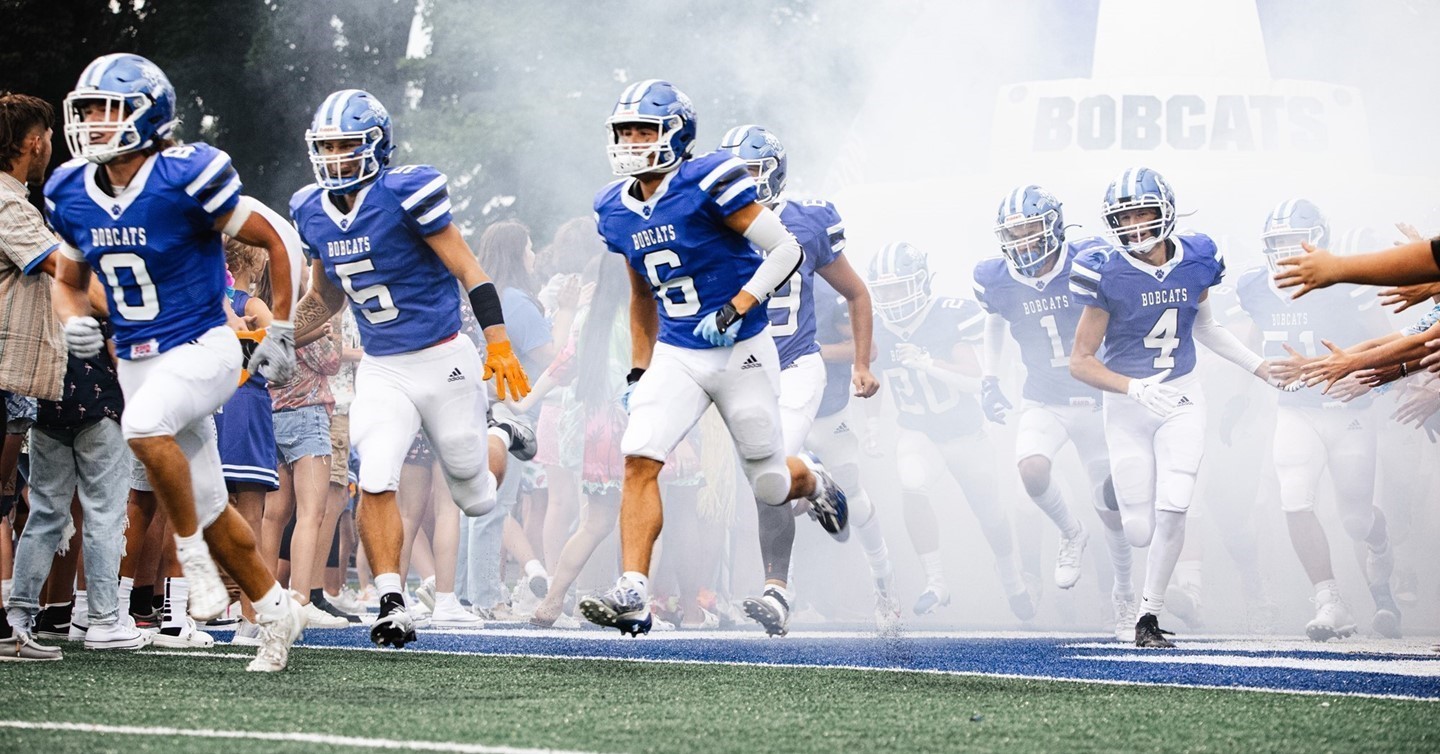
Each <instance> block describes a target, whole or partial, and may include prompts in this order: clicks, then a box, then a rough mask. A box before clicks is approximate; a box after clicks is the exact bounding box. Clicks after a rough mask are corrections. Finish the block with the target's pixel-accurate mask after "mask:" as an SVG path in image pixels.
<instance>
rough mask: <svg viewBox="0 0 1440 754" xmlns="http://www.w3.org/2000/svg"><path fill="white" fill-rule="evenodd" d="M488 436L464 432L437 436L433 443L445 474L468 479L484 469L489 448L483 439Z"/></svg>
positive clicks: (486, 464)
mask: <svg viewBox="0 0 1440 754" xmlns="http://www.w3.org/2000/svg"><path fill="white" fill-rule="evenodd" d="M488 436H489V435H482V434H480V433H478V432H465V433H462V434H456V435H449V436H446V437H441V438H438V439H437V441H436V442H435V443H433V445H434V448H435V455H437V456H438V457H439V458H440V466H441V467H442V468H443V469H444V470H445V475H446V476H447V477H454V478H457V479H470V478H473V477H475V476H477V475H478V474H480V472H482V471H484V470H485V469H486V467H487V466H488V465H489V464H488V463H487V461H488V460H489V457H488V456H489V453H488V451H489V448H488V446H487V443H486V441H485V440H486V438H487V437H488Z"/></svg>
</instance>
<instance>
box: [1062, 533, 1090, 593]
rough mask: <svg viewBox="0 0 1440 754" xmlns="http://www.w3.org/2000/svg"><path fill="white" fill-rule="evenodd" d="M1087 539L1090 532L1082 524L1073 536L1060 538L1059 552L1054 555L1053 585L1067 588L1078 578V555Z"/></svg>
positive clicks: (1083, 550) (1073, 584) (1082, 550)
mask: <svg viewBox="0 0 1440 754" xmlns="http://www.w3.org/2000/svg"><path fill="white" fill-rule="evenodd" d="M1089 541H1090V534H1089V533H1087V532H1086V531H1085V528H1084V527H1083V526H1082V527H1081V528H1080V531H1079V532H1077V533H1076V534H1075V536H1073V537H1069V538H1065V537H1062V538H1061V539H1060V553H1059V554H1058V555H1056V556H1055V586H1058V587H1060V588H1061V589H1069V588H1070V587H1072V586H1075V582H1077V581H1079V580H1080V556H1081V555H1083V554H1084V553H1085V543H1086V542H1089Z"/></svg>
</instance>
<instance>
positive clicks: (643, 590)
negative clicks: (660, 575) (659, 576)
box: [620, 571, 650, 601]
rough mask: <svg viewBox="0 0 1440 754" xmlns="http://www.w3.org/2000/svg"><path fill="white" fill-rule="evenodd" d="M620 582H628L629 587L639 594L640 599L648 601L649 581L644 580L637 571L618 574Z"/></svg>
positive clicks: (641, 574)
mask: <svg viewBox="0 0 1440 754" xmlns="http://www.w3.org/2000/svg"><path fill="white" fill-rule="evenodd" d="M620 580H621V581H629V582H630V586H633V587H635V591H637V592H639V593H640V599H642V600H647V601H648V600H649V599H650V579H648V578H646V577H645V574H643V573H641V572H639V571H626V572H624V573H622V574H620Z"/></svg>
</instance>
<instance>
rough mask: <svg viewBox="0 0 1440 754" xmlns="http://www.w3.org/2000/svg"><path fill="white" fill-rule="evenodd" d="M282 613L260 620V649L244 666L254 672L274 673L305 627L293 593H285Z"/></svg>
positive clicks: (279, 668)
mask: <svg viewBox="0 0 1440 754" xmlns="http://www.w3.org/2000/svg"><path fill="white" fill-rule="evenodd" d="M283 609H284V611H285V612H284V613H282V614H281V615H280V616H279V617H278V618H275V619H274V620H268V621H267V620H265V619H263V618H262V619H261V620H260V624H259V626H260V651H259V652H257V653H255V659H253V660H251V661H250V664H249V665H246V666H245V669H246V670H249V671H252V672H256V673H274V672H277V671H280V670H284V669H285V665H286V664H287V663H288V662H289V661H290V645H291V644H294V643H295V639H296V638H298V637H299V636H300V632H301V631H303V630H304V629H305V610H304V608H303V607H301V605H300V603H299V602H297V601H296V600H295V597H294V595H290V594H287V595H285V605H284V606H283Z"/></svg>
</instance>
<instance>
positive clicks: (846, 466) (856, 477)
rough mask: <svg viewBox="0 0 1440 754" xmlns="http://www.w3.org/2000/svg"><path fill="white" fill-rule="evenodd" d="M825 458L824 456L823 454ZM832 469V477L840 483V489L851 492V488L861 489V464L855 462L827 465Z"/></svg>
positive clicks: (847, 492)
mask: <svg viewBox="0 0 1440 754" xmlns="http://www.w3.org/2000/svg"><path fill="white" fill-rule="evenodd" d="M822 458H823V456H822ZM826 468H827V469H829V470H830V478H831V479H834V480H835V483H836V484H838V485H840V489H842V490H845V492H846V494H849V493H850V491H851V490H855V491H859V489H860V466H859V465H857V464H853V463H843V464H840V465H839V466H830V465H828V464H827V465H826Z"/></svg>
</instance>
